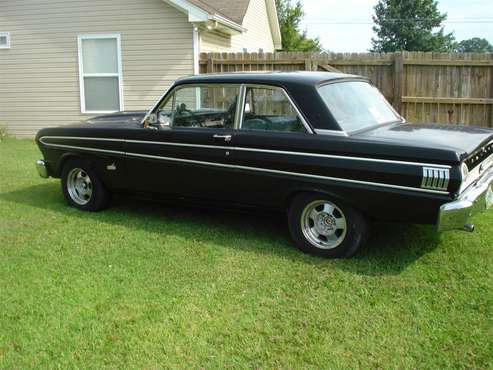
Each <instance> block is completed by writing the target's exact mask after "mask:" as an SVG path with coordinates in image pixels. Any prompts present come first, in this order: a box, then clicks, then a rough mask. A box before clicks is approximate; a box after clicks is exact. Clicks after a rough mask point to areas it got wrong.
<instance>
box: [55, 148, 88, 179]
mask: <svg viewBox="0 0 493 370" xmlns="http://www.w3.org/2000/svg"><path fill="white" fill-rule="evenodd" d="M71 159H79V160H81V161H86V158H84V157H83V156H81V155H80V154H78V153H73V152H67V153H63V154H62V156H61V157H60V158H59V159H58V161H57V163H56V167H55V176H56V177H61V176H62V170H63V166H65V163H67V161H69V160H71Z"/></svg>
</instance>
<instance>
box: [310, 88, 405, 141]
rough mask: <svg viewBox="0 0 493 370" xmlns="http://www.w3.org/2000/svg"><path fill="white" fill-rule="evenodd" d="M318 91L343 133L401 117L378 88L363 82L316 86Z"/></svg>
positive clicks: (398, 119) (397, 119) (393, 120)
mask: <svg viewBox="0 0 493 370" xmlns="http://www.w3.org/2000/svg"><path fill="white" fill-rule="evenodd" d="M318 91H319V93H320V95H321V96H322V99H323V100H324V102H325V104H326V105H327V107H328V108H329V110H330V112H331V113H332V115H333V116H334V118H335V119H336V121H337V123H338V124H339V125H340V126H341V128H342V129H343V130H344V131H346V132H351V131H357V130H361V129H363V128H366V127H370V126H375V125H381V124H384V123H389V122H395V121H400V120H401V118H400V117H399V115H398V114H397V113H396V112H395V111H394V110H393V108H392V107H391V105H390V104H389V103H388V102H387V100H385V98H384V97H383V95H382V94H381V93H380V91H378V90H377V88H375V87H373V86H372V85H370V84H369V83H367V82H363V81H350V82H339V83H332V84H328V85H323V86H321V87H319V89H318Z"/></svg>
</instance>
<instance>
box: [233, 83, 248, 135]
mask: <svg viewBox="0 0 493 370" xmlns="http://www.w3.org/2000/svg"><path fill="white" fill-rule="evenodd" d="M245 99H246V86H245V85H244V84H243V85H241V86H240V94H239V95H238V102H237V104H236V112H235V124H234V129H235V130H239V129H240V127H241V122H243V117H244V116H245V103H246V101H245Z"/></svg>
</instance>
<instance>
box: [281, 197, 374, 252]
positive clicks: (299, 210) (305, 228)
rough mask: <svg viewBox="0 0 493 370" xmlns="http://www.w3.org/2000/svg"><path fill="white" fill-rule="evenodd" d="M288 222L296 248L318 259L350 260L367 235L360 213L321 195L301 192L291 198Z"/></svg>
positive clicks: (365, 222) (364, 220)
mask: <svg viewBox="0 0 493 370" xmlns="http://www.w3.org/2000/svg"><path fill="white" fill-rule="evenodd" d="M288 222H289V229H290V232H291V236H292V237H293V239H294V240H295V242H296V244H297V246H298V248H299V249H301V250H302V251H303V252H306V253H310V254H313V255H317V256H322V257H331V258H347V257H351V256H352V255H354V253H356V251H357V250H358V249H359V247H361V245H362V244H363V243H364V242H365V241H366V239H367V236H368V224H367V221H366V219H365V217H364V216H363V215H362V214H361V213H360V212H358V211H357V210H355V209H353V208H352V207H349V206H347V205H344V204H342V203H341V202H336V201H333V200H331V199H329V197H327V196H325V195H322V194H310V193H304V194H300V195H298V196H297V197H296V198H295V199H293V201H292V203H291V206H290V208H289V212H288Z"/></svg>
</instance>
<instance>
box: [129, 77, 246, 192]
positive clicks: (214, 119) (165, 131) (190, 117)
mask: <svg viewBox="0 0 493 370" xmlns="http://www.w3.org/2000/svg"><path fill="white" fill-rule="evenodd" d="M239 91H240V87H239V86H235V85H220V84H208V85H183V86H178V87H176V88H175V89H174V91H172V92H171V93H170V94H168V96H167V98H165V100H164V101H163V102H162V104H161V105H160V106H158V107H157V108H156V110H155V111H154V114H156V117H157V122H156V124H154V125H150V126H149V127H142V128H140V129H139V130H135V131H134V132H133V133H132V135H131V136H132V137H129V138H128V139H127V140H126V161H127V171H128V174H129V176H130V178H131V181H132V187H133V188H134V189H137V190H140V191H144V192H153V193H160V194H166V195H170V196H175V197H194V198H205V199H215V198H217V197H220V198H221V199H229V198H231V197H232V196H231V193H230V191H231V189H232V188H231V182H232V180H233V179H234V175H233V172H234V169H233V168H232V166H231V165H230V160H229V155H230V145H231V138H232V134H233V128H234V123H235V119H236V116H237V113H236V111H237V101H238V95H239Z"/></svg>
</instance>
